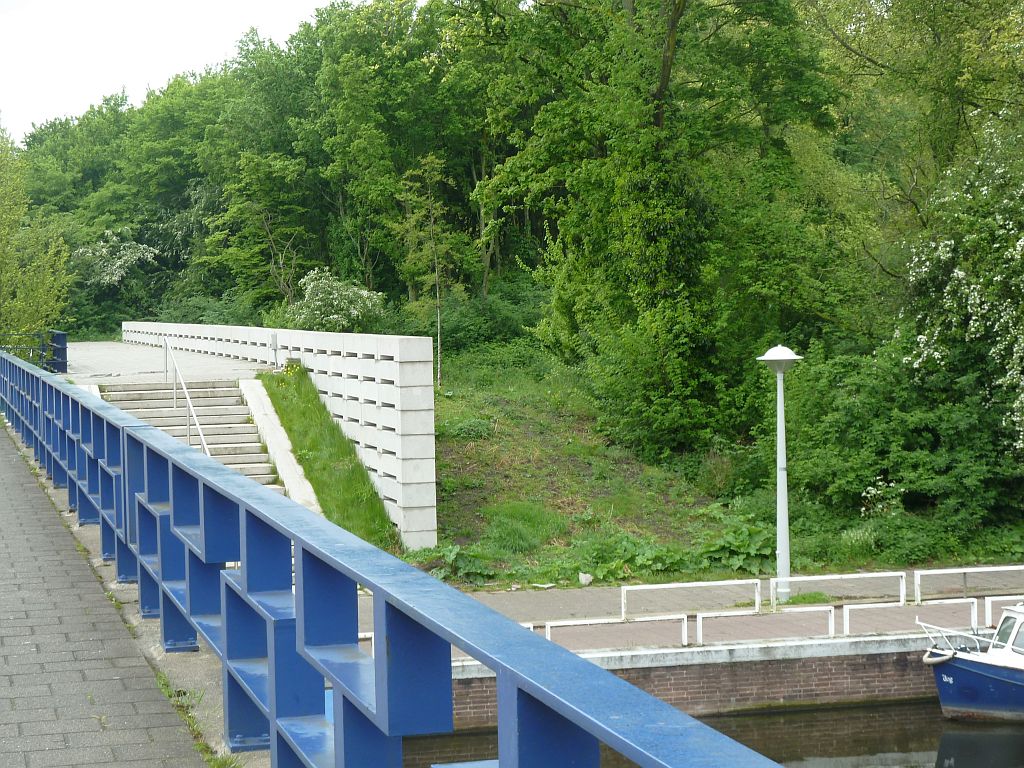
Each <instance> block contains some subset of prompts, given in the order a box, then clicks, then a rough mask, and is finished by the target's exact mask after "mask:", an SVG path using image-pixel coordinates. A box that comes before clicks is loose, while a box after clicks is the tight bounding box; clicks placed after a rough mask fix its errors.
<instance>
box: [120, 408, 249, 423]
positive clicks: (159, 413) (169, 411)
mask: <svg viewBox="0 0 1024 768" xmlns="http://www.w3.org/2000/svg"><path fill="white" fill-rule="evenodd" d="M123 410H125V411H127V412H128V413H134V414H145V415H146V416H155V417H165V416H180V417H182V418H184V417H185V414H187V413H188V412H189V411H188V408H187V407H185V405H184V404H182V403H179V404H178V407H177V408H174V407H167V408H143V407H141V406H132V407H131V408H125V409H123ZM195 411H196V416H198V417H199V420H200V421H202V419H203V417H204V416H237V415H239V414H245V415H246V416H248V415H249V408H248V406H245V405H238V404H236V405H197V406H195ZM182 423H184V422H182Z"/></svg>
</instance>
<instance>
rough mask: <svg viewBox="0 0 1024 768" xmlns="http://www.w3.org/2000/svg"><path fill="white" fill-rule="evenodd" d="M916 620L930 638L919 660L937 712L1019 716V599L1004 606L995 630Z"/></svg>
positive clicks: (1022, 641) (1023, 638) (1023, 681)
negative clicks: (931, 678) (928, 674)
mask: <svg viewBox="0 0 1024 768" xmlns="http://www.w3.org/2000/svg"><path fill="white" fill-rule="evenodd" d="M918 624H920V625H921V627H922V628H923V629H924V630H925V631H926V632H927V633H928V636H929V637H930V638H931V640H932V647H931V648H929V649H928V650H927V651H925V654H924V658H923V661H924V663H925V664H927V665H929V666H931V667H932V669H933V671H934V673H935V687H936V688H937V690H938V693H939V703H940V704H941V706H942V714H943V715H945V716H946V717H949V718H953V719H980V720H1015V721H1024V603H1021V604H1018V605H1016V606H1013V607H1009V608H1006V609H1004V611H1003V615H1002V618H1001V619H1000V621H999V625H998V627H997V629H996V631H995V634H989V633H982V632H959V631H957V630H951V629H943V628H941V627H935V626H932V625H930V624H924V623H923V622H918Z"/></svg>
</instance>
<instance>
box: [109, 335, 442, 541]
mask: <svg viewBox="0 0 1024 768" xmlns="http://www.w3.org/2000/svg"><path fill="white" fill-rule="evenodd" d="M121 333H122V338H123V339H124V341H125V342H127V343H133V344H148V345H153V346H163V343H164V341H163V340H164V338H166V339H167V341H168V343H169V344H170V346H171V347H172V348H173V349H182V350H188V351H191V352H202V353H205V354H211V355H220V356H223V357H232V358H237V359H239V360H250V361H253V362H258V363H267V364H268V365H273V366H276V365H283V364H284V362H285V361H286V360H287V359H297V360H300V361H301V363H302V366H303V367H304V368H305V369H306V370H307V371H308V372H309V375H310V378H311V379H312V380H313V382H314V384H316V388H317V391H318V392H319V393H320V399H321V400H322V401H323V403H324V405H326V406H327V410H328V411H329V412H330V413H331V415H332V416H333V417H334V420H335V421H336V422H338V424H339V425H340V426H341V429H342V431H343V432H344V433H345V435H346V436H347V437H348V438H349V439H350V440H352V442H353V443H355V445H356V450H357V451H358V453H359V458H360V459H361V460H362V462H363V464H364V465H365V466H366V469H367V470H368V471H369V473H370V478H371V479H372V480H373V483H374V485H375V486H376V488H377V492H378V493H379V494H380V497H381V499H382V500H383V501H384V506H385V508H386V509H387V511H388V515H389V516H390V517H391V520H392V521H393V522H394V523H395V525H396V526H397V527H398V532H399V535H400V536H401V538H402V543H403V544H405V546H407V547H409V548H412V549H418V548H421V547H430V546H433V545H434V544H436V543H437V493H436V484H435V472H434V387H433V378H432V371H433V359H434V350H433V343H432V340H431V339H430V338H429V337H425V336H377V335H370V334H358V333H316V332H313V331H293V330H289V329H286V328H250V327H246V326H234V325H198V324H183V323H141V322H140V323H134V322H133V323H122V324H121Z"/></svg>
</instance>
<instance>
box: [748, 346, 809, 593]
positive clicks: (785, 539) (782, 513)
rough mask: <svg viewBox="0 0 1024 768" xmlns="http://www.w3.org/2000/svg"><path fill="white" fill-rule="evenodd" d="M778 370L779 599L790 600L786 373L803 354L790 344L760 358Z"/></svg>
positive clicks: (776, 511)
mask: <svg viewBox="0 0 1024 768" xmlns="http://www.w3.org/2000/svg"><path fill="white" fill-rule="evenodd" d="M757 359H758V360H760V361H761V362H762V363H765V364H766V365H767V366H768V367H769V368H771V369H772V370H773V371H775V393H776V409H777V410H776V417H775V467H776V483H775V558H776V575H777V576H778V579H779V581H778V599H779V602H780V603H785V602H786V601H788V600H789V488H788V484H787V474H786V406H785V403H784V401H783V396H782V376H783V374H784V373H785V372H786V371H788V370H789V369H790V368H792V367H793V364H794V363H796V362H797V361H798V360H803V358H802V357H801V356H800V355H798V354H796V353H795V352H793V350H791V349H789V348H788V347H783V346H782V345H779V346H777V347H772V348H771V349H769V350H768V351H767V352H765V353H764V354H763V355H761V357H759V358H757Z"/></svg>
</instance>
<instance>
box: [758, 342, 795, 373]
mask: <svg viewBox="0 0 1024 768" xmlns="http://www.w3.org/2000/svg"><path fill="white" fill-rule="evenodd" d="M757 359H758V360H760V361H761V362H762V363H764V364H765V365H767V366H768V367H769V368H771V369H772V370H773V371H774V372H775V373H785V372H786V371H788V370H789V369H790V368H792V367H793V364H794V363H795V362H797V361H798V360H803V357H801V356H800V355H798V354H796V352H794V351H793V350H792V349H790V348H789V347H784V346H782V345H781V344H779V345H778V346H776V347H772V348H771V349H769V350H768V351H767V352H765V353H764V354H763V355H761V356H760V357H759V358H757Z"/></svg>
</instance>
